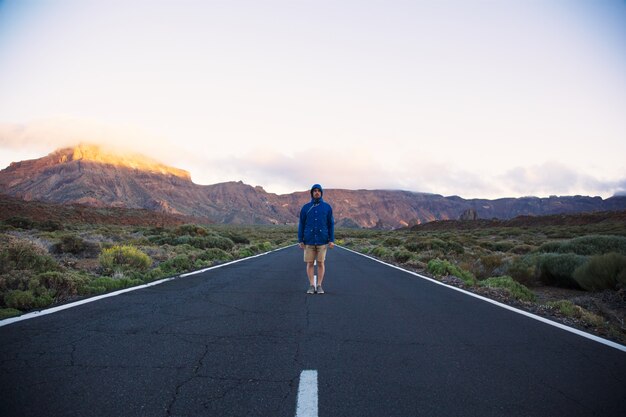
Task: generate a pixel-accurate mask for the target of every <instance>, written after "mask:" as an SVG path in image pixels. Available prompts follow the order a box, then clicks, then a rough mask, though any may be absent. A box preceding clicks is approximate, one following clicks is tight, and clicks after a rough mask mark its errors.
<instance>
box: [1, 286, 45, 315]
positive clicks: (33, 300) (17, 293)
mask: <svg viewBox="0 0 626 417" xmlns="http://www.w3.org/2000/svg"><path fill="white" fill-rule="evenodd" d="M4 304H5V305H6V306H7V307H9V308H14V309H17V310H30V309H33V308H45V307H48V306H49V305H50V304H52V296H50V295H49V294H46V293H44V294H41V295H38V296H36V295H35V294H33V292H32V291H31V290H26V291H22V290H13V291H9V292H8V293H6V294H5V295H4Z"/></svg>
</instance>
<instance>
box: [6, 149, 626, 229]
mask: <svg viewBox="0 0 626 417" xmlns="http://www.w3.org/2000/svg"><path fill="white" fill-rule="evenodd" d="M0 193H3V194H7V195H9V196H13V197H16V198H19V199H22V200H27V201H31V200H40V201H47V202H54V203H62V204H86V205H90V206H95V207H121V208H131V209H147V210H152V211H157V212H162V213H168V214H175V215H184V216H193V217H196V218H198V217H200V218H207V219H208V221H213V222H217V223H233V224H295V223H297V222H298V213H299V211H300V208H301V207H302V205H303V204H304V203H306V202H307V201H308V200H309V199H310V196H309V193H308V191H302V192H295V193H291V194H284V195H277V194H273V193H268V192H266V191H265V190H264V189H263V188H261V187H252V186H250V185H247V184H244V183H242V182H241V181H239V182H226V183H220V184H214V185H198V184H194V183H193V182H192V181H191V177H190V175H189V173H188V172H187V171H184V170H181V169H177V168H171V167H168V166H166V165H163V164H161V163H159V162H156V161H153V160H150V159H148V158H146V157H143V156H141V155H131V156H128V155H120V154H117V153H115V152H112V151H107V150H106V149H103V148H101V147H98V146H94V145H79V146H77V147H75V148H65V149H60V150H57V151H55V152H52V153H51V154H49V155H48V156H45V157H43V158H39V159H34V160H29V161H22V162H15V163H12V164H11V165H10V166H9V167H7V168H6V169H4V170H2V171H0ZM324 199H325V200H326V201H328V202H330V203H331V204H332V206H333V211H334V215H335V220H336V221H337V224H338V225H339V226H344V227H367V228H373V227H375V228H384V229H390V228H397V227H406V226H413V225H416V224H421V223H425V222H430V221H433V220H447V219H458V218H459V216H461V214H463V213H464V212H467V211H468V210H473V211H474V212H475V213H476V214H477V216H478V218H481V219H491V218H498V219H510V218H513V217H516V216H519V215H531V216H532V215H548V214H560V213H579V212H595V211H607V210H626V197H612V198H608V199H606V200H603V199H602V198H600V197H585V196H569V197H549V198H537V197H523V198H503V199H498V200H485V199H472V200H465V199H463V198H461V197H458V196H452V197H444V196H441V195H437V194H426V193H416V192H409V191H396V190H343V189H327V190H325V192H324Z"/></svg>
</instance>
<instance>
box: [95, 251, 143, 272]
mask: <svg viewBox="0 0 626 417" xmlns="http://www.w3.org/2000/svg"><path fill="white" fill-rule="evenodd" d="M99 260H100V265H101V266H102V268H103V270H104V272H105V273H106V274H113V273H114V272H116V271H129V270H138V271H146V270H147V269H148V268H149V267H150V265H151V264H152V260H151V259H150V257H149V256H148V255H146V254H145V253H143V252H142V251H140V250H139V249H137V248H136V247H134V246H129V245H122V246H119V245H115V246H113V247H111V248H108V249H104V250H103V251H102V253H101V254H100V257H99Z"/></svg>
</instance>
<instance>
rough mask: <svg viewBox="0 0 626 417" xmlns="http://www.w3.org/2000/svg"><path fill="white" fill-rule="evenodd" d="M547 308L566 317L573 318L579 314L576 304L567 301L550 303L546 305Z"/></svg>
mask: <svg viewBox="0 0 626 417" xmlns="http://www.w3.org/2000/svg"><path fill="white" fill-rule="evenodd" d="M546 305H547V306H548V307H552V308H556V309H557V310H559V311H560V312H561V314H563V315H565V316H567V317H575V316H576V315H577V314H579V310H578V309H577V306H576V304H574V303H572V302H571V301H569V300H559V301H550V302H548V303H547V304H546Z"/></svg>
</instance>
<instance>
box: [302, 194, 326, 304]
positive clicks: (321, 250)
mask: <svg viewBox="0 0 626 417" xmlns="http://www.w3.org/2000/svg"><path fill="white" fill-rule="evenodd" d="M323 194H324V191H323V190H322V186H321V185H319V184H315V185H313V186H312V187H311V201H310V202H309V203H307V204H305V205H304V206H302V210H300V223H299V224H298V242H299V244H300V249H304V262H306V274H307V276H308V277H309V289H308V290H307V294H315V293H316V292H317V293H318V294H324V289H323V288H322V281H324V272H325V266H324V260H325V259H326V248H327V247H328V248H331V249H332V248H334V247H335V243H334V241H335V220H334V219H333V209H332V207H331V206H330V204H328V203H327V202H325V201H324V200H323V199H322V195H323ZM316 260H317V287H315V281H314V279H315V278H314V275H313V274H314V270H315V266H314V265H315V261H316Z"/></svg>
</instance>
